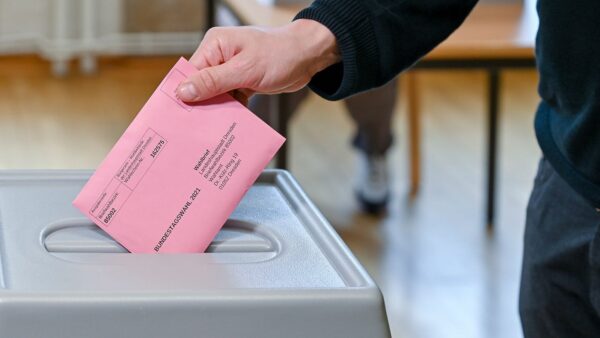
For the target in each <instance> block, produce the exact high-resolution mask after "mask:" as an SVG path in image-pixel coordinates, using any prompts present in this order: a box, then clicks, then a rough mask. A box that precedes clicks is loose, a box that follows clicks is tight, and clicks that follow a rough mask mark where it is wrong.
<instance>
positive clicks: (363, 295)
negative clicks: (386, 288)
mask: <svg viewBox="0 0 600 338" xmlns="http://www.w3.org/2000/svg"><path fill="white" fill-rule="evenodd" d="M90 174H91V172H88V171H12V172H0V337H2V338H38V337H40V338H42V337H43V338H83V337H85V338H90V337H91V338H96V337H97V338H100V337H101V338H108V337H111V338H114V337H127V338H149V337H157V338H158V337H161V338H164V337H174V338H191V337H194V338H198V337H210V338H213V337H236V338H248V337H256V338H259V337H260V338H270V337H273V338H283V337H285V338H292V337H298V338H307V337H328V338H335V337H340V338H342V337H343V338H352V337H356V338H367V337H368V338H377V337H389V336H390V333H389V327H388V323H387V318H386V313H385V307H384V302H383V298H382V295H381V293H380V291H379V289H378V288H377V286H376V285H375V283H374V282H373V280H372V279H371V278H370V277H369V275H368V274H367V273H366V272H365V270H364V269H363V268H362V267H361V265H360V264H359V263H358V261H357V260H356V258H355V257H354V256H353V255H352V253H351V252H350V250H348V248H347V247H346V245H345V244H344V243H343V242H342V240H341V239H340V238H339V237H338V235H337V234H336V233H335V231H334V230H333V229H332V227H331V226H330V225H329V224H328V222H327V221H326V220H325V218H323V216H322V215H321V214H320V213H319V212H318V211H317V209H316V208H315V206H314V205H313V204H312V203H311V202H310V200H309V199H308V198H307V196H306V195H305V194H304V193H303V192H302V190H301V189H300V188H299V186H298V184H297V183H296V181H295V180H294V179H293V178H292V176H291V175H290V174H289V173H287V172H285V171H281V170H268V171H265V172H263V173H262V174H261V176H260V178H259V179H258V180H257V182H256V183H255V184H254V185H253V186H252V187H251V188H250V189H249V190H248V192H247V194H246V195H245V197H244V198H243V200H242V201H241V203H240V204H239V205H238V207H237V208H236V210H235V211H234V213H233V214H232V215H231V216H230V218H229V220H228V221H227V223H226V224H225V226H224V228H223V229H222V230H221V232H220V233H219V235H218V236H217V237H216V238H215V239H214V241H213V242H212V244H211V245H210V247H209V249H208V251H207V252H205V253H197V254H131V253H128V252H127V251H126V250H125V249H124V248H123V247H121V246H120V245H119V244H117V243H116V242H115V241H113V240H112V239H111V238H110V237H108V236H107V235H106V233H104V232H103V231H102V230H101V229H99V228H98V227H96V226H95V225H94V224H92V222H90V221H89V220H88V219H86V218H85V217H84V216H83V215H82V214H81V213H80V212H79V211H77V210H76V209H75V208H74V207H73V206H72V205H71V201H72V200H73V198H74V197H75V195H76V194H77V193H78V192H79V190H80V189H81V187H82V186H83V184H84V183H85V182H86V180H87V179H88V178H89V176H90ZM156 207H157V208H160V205H157V206H156ZM142 212H143V211H142ZM199 226H201V225H199Z"/></svg>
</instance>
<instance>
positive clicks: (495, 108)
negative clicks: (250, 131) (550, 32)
mask: <svg viewBox="0 0 600 338" xmlns="http://www.w3.org/2000/svg"><path fill="white" fill-rule="evenodd" d="M217 1H218V2H219V3H221V4H222V5H224V6H226V7H227V8H228V9H229V10H230V11H231V12H232V13H233V14H234V15H235V16H236V17H237V18H238V19H239V21H240V22H241V23H243V24H247V25H262V26H280V25H283V24H286V23H288V22H290V20H291V19H292V18H293V17H294V15H295V14H296V13H297V12H298V11H299V10H301V9H302V8H303V6H298V5H289V6H277V7H274V6H265V5H262V4H260V3H259V2H258V1H257V0H209V2H208V3H209V11H208V12H209V14H208V15H209V17H208V18H207V19H208V20H207V21H208V23H209V25H212V24H213V23H214V13H215V7H216V2H217ZM536 30H537V16H536V13H535V4H534V1H531V0H526V1H525V4H521V3H509V4H506V3H502V4H500V3H480V4H479V5H477V6H476V7H475V9H474V10H473V12H472V13H471V14H470V15H469V17H468V18H467V19H466V20H465V23H464V24H463V25H462V26H461V27H460V28H459V29H457V30H456V32H454V33H453V34H452V35H451V36H450V37H449V38H448V39H447V40H446V41H444V42H443V43H442V44H440V45H439V46H438V47H436V48H435V49H434V50H433V51H432V52H430V53H429V54H428V55H426V56H425V57H424V58H423V59H421V60H420V61H419V62H417V63H416V64H415V65H414V66H413V67H412V68H411V69H410V71H408V72H407V73H406V76H407V78H408V79H407V80H408V81H407V87H408V88H407V91H408V98H407V100H408V123H409V125H408V129H409V152H410V161H409V163H410V176H411V195H412V196H415V195H416V194H417V192H418V190H419V185H420V170H421V169H420V167H421V156H420V153H421V151H420V122H419V97H418V91H417V83H416V78H415V76H414V74H415V72H417V71H420V70H427V69H483V70H485V71H486V72H487V73H488V84H487V92H488V98H487V114H488V126H487V130H488V140H487V142H488V144H487V203H486V216H485V221H486V225H487V229H488V230H492V229H493V223H494V216H495V204H496V203H495V197H496V196H495V195H496V193H495V192H496V167H497V148H498V117H499V116H498V115H499V96H500V85H501V76H500V73H501V71H502V70H503V69H507V68H532V67H535V53H534V44H535V33H536ZM272 100H273V101H272V107H274V108H275V110H276V111H280V112H281V111H284V109H280V108H281V107H282V106H283V105H285V102H286V100H287V95H286V94H281V95H274V96H273V97H272ZM289 118H290V116H282V115H279V119H278V122H277V125H276V126H274V127H275V128H277V129H278V130H279V132H280V133H282V134H283V135H284V136H286V137H288V143H289V135H288V132H287V131H288V130H287V128H288V120H289ZM277 166H278V167H281V168H285V167H286V166H287V148H286V146H285V145H284V147H283V148H282V149H281V151H280V153H279V155H278V157H277Z"/></svg>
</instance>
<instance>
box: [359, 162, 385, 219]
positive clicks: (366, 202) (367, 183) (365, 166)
mask: <svg viewBox="0 0 600 338" xmlns="http://www.w3.org/2000/svg"><path fill="white" fill-rule="evenodd" d="M356 170H357V179H356V198H357V199H358V201H359V202H360V204H361V206H362V208H363V209H364V210H365V211H366V212H368V213H372V214H376V213H379V212H381V211H383V210H384V209H385V208H386V206H387V203H388V201H389V199H390V186H391V184H390V183H391V182H390V174H389V168H388V161H387V157H386V156H384V155H371V156H369V155H367V154H365V153H363V152H361V151H359V152H358V163H357V168H356Z"/></svg>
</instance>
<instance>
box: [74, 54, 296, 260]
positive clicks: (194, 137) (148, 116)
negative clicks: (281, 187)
mask: <svg viewBox="0 0 600 338" xmlns="http://www.w3.org/2000/svg"><path fill="white" fill-rule="evenodd" d="M196 71H197V70H196V69H195V68H194V66H192V65H191V64H190V63H188V62H187V61H186V60H185V59H183V58H181V59H180V60H179V61H178V62H177V64H176V65H175V66H174V67H173V69H171V71H170V72H169V74H167V76H166V77H165V79H164V80H163V81H162V82H161V84H160V85H159V86H158V88H157V89H156V91H154V94H152V96H151V97H150V99H149V100H148V102H147V103H146V105H145V106H144V107H143V108H142V110H141V111H140V112H139V113H138V115H137V116H136V118H135V119H134V120H133V122H132V123H131V125H130V126H129V127H128V128H127V130H126V131H125V133H124V134H123V135H122V136H121V138H120V139H119V141H118V142H117V143H116V144H115V146H114V147H113V149H112V150H111V151H110V153H109V154H108V156H107V157H106V158H105V159H104V161H103V162H102V163H101V164H100V166H99V167H98V169H97V170H96V172H95V173H94V175H93V176H92V177H91V178H90V180H89V181H88V182H87V184H86V185H85V187H83V189H82V190H81V192H80V193H79V195H78V196H77V198H76V199H75V201H73V205H74V206H75V207H77V208H78V209H79V210H81V212H83V213H84V214H85V215H86V216H87V217H89V218H90V219H91V220H92V221H94V223H96V224H97V225H98V226H100V227H101V228H102V229H104V230H105V231H106V232H107V233H108V234H110V235H111V236H112V237H113V238H114V239H115V240H117V241H118V242H119V243H121V245H123V246H124V247H126V248H127V249H128V250H129V251H131V252H134V253H159V252H160V253H162V252H170V253H175V252H180V253H183V252H203V251H204V250H206V248H207V247H208V245H209V244H210V242H211V241H212V239H213V238H214V237H215V235H216V234H217V232H218V231H219V229H221V227H222V226H223V224H224V223H225V221H226V220H227V218H228V217H229V215H230V214H231V213H232V212H233V210H234V209H235V207H236V206H237V204H238V203H239V202H240V200H241V199H242V197H243V195H244V194H245V193H246V191H248V189H249V188H250V186H251V185H252V184H253V183H254V181H255V180H256V178H257V177H258V175H259V174H260V173H261V171H262V170H263V169H264V168H265V166H266V165H267V164H268V163H269V161H270V160H271V158H272V157H273V156H274V155H275V153H276V152H277V150H278V149H279V148H280V147H281V145H282V144H283V142H284V141H285V139H284V138H283V137H282V136H281V135H279V134H278V133H277V132H275V131H274V130H273V129H271V128H270V127H269V126H268V125H266V124H265V123H264V122H262V121H261V120H260V119H259V118H258V117H256V116H255V115H254V114H253V113H252V112H250V111H249V110H248V109H246V108H245V107H244V106H243V105H241V104H240V103H238V102H237V101H235V100H234V99H233V98H232V97H231V96H229V95H221V96H218V97H215V98H213V99H211V100H208V101H204V102H202V103H199V104H194V105H188V104H186V103H183V102H182V101H180V100H179V99H177V97H176V96H175V89H176V88H177V86H178V85H179V83H180V82H181V81H182V80H184V79H185V78H187V76H189V75H190V74H192V73H194V72H196Z"/></svg>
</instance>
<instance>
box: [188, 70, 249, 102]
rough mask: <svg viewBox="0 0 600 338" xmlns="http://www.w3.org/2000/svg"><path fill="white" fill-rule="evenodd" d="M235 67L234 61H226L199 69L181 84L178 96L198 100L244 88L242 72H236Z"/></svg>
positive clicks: (191, 100)
mask: <svg viewBox="0 0 600 338" xmlns="http://www.w3.org/2000/svg"><path fill="white" fill-rule="evenodd" d="M234 68H235V67H234V66H233V65H232V62H226V63H223V64H221V65H218V66H215V67H207V68H204V69H201V70H199V71H198V72H197V73H194V74H192V75H191V76H189V77H188V78H187V79H186V80H185V81H183V82H182V83H181V84H180V85H179V87H178V88H177V91H176V93H177V97H179V99H180V100H182V101H186V102H197V101H203V100H206V99H209V98H211V97H213V96H217V95H220V94H223V93H227V92H229V91H232V90H234V89H238V88H243V87H244V86H243V83H241V82H240V80H239V79H240V74H236V72H235V70H234Z"/></svg>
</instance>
